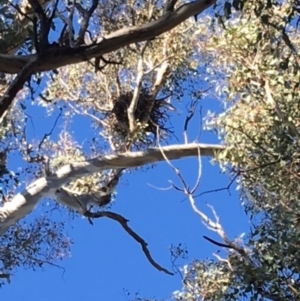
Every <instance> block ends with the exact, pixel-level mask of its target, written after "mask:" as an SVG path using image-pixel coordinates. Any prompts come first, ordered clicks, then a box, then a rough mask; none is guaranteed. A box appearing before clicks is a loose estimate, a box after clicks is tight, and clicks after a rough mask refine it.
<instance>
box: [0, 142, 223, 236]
mask: <svg viewBox="0 0 300 301" xmlns="http://www.w3.org/2000/svg"><path fill="white" fill-rule="evenodd" d="M224 149H225V148H224V146H222V145H217V144H215V145H214V144H196V143H190V144H178V145H171V146H165V147H162V148H149V149H148V150H146V151H139V152H128V153H123V154H120V155H107V156H103V157H97V158H94V159H91V160H88V161H84V162H78V163H73V164H70V165H66V166H64V167H62V168H60V169H59V170H58V171H57V172H56V173H55V174H53V175H51V176H49V177H43V178H39V179H37V180H36V181H34V182H33V183H32V184H30V185H29V186H28V187H26V189H25V190H24V191H23V192H21V193H19V194H17V195H16V196H15V197H14V198H13V199H12V200H11V201H10V202H6V203H4V205H3V206H2V207H0V235H2V234H3V233H4V232H5V231H6V230H7V229H8V228H9V227H10V226H11V225H13V224H15V223H16V222H17V221H18V220H20V219H21V218H23V217H25V216H26V215H27V214H29V213H30V212H31V211H32V210H33V209H34V207H35V206H36V205H37V203H38V202H39V201H40V200H41V199H43V198H45V197H50V198H55V197H56V195H55V192H56V190H57V189H58V188H60V187H61V186H63V185H64V184H66V183H67V182H70V181H73V180H76V179H78V178H80V177H83V176H87V175H90V174H91V173H95V172H100V171H101V170H108V169H116V168H133V167H139V166H143V165H146V164H150V163H155V162H160V161H164V160H165V159H164V156H163V154H162V152H163V153H164V155H165V156H166V157H167V158H168V159H169V160H176V159H181V158H186V157H196V156H199V154H200V156H208V157H212V156H214V154H215V152H219V151H222V150H224ZM58 201H59V199H58ZM64 204H65V205H67V206H69V207H73V206H72V204H66V203H64ZM74 205H75V204H74Z"/></svg>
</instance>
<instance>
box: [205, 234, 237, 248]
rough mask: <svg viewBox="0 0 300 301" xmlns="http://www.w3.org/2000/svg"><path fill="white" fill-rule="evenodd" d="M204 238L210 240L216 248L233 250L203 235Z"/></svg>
mask: <svg viewBox="0 0 300 301" xmlns="http://www.w3.org/2000/svg"><path fill="white" fill-rule="evenodd" d="M203 238H205V239H206V240H208V241H209V242H211V243H213V244H214V245H216V246H219V247H223V248H227V249H233V248H232V247H231V246H228V245H226V244H223V243H221V242H217V241H215V240H213V239H211V238H209V237H207V236H205V235H203Z"/></svg>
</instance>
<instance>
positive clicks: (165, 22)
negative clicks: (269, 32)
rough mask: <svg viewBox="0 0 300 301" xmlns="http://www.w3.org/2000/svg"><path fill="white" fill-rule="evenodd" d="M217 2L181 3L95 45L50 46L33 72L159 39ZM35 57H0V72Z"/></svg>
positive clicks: (14, 69) (18, 67) (13, 69)
mask: <svg viewBox="0 0 300 301" xmlns="http://www.w3.org/2000/svg"><path fill="white" fill-rule="evenodd" d="M215 3H216V0H196V1H194V2H191V3H187V4H183V5H182V6H180V7H179V8H178V9H176V10H175V11H173V12H167V13H166V14H164V15H163V16H162V17H160V18H159V19H158V20H155V21H152V22H149V23H146V24H144V25H138V26H131V27H126V28H122V29H120V30H117V31H116V32H114V33H111V34H110V35H108V36H106V37H105V38H104V39H102V40H101V41H99V42H98V43H96V44H94V45H90V46H81V47H78V48H70V47H58V48H56V47H53V48H49V49H48V50H47V51H46V52H45V54H44V60H42V61H41V63H40V64H39V65H38V66H36V68H35V70H34V72H41V71H48V70H53V69H57V68H60V67H63V66H66V65H70V64H76V63H80V62H83V61H86V60H90V59H92V58H95V57H99V56H101V55H104V54H106V53H109V52H112V51H115V50H117V49H120V48H121V47H124V46H126V45H129V44H132V43H137V42H142V41H146V40H149V39H152V38H154V37H156V36H159V35H161V34H163V33H165V32H167V31H169V30H171V29H172V28H174V27H176V26H177V25H179V24H180V23H182V22H184V21H185V20H186V19H188V18H189V17H191V16H194V15H195V14H197V15H198V14H200V13H202V12H203V11H204V10H205V9H207V8H209V7H211V6H212V5H213V4H215ZM35 56H36V54H32V55H26V56H12V55H5V54H0V72H4V73H10V74H15V73H18V72H20V71H21V70H22V68H23V67H24V66H25V65H26V64H27V63H28V61H29V60H30V59H31V58H32V57H35Z"/></svg>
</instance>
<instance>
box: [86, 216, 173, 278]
mask: <svg viewBox="0 0 300 301" xmlns="http://www.w3.org/2000/svg"><path fill="white" fill-rule="evenodd" d="M84 216H86V217H88V218H101V217H107V218H110V219H113V220H115V221H117V222H118V223H119V224H120V225H121V226H122V227H123V229H124V230H125V231H126V232H127V233H128V234H129V235H130V236H131V237H132V238H133V239H134V240H136V241H137V242H138V243H139V244H140V245H141V247H142V250H143V252H144V254H145V255H146V257H147V259H148V261H149V262H150V263H151V264H152V265H153V266H154V267H155V268H156V269H157V270H159V271H161V272H164V273H166V274H168V275H174V274H173V273H172V272H170V271H168V270H167V269H165V268H163V267H162V266H160V265H159V264H158V263H157V262H155V260H154V259H153V258H152V256H151V254H150V251H149V249H148V247H147V245H148V244H147V243H146V241H145V240H144V239H143V238H142V237H140V236H139V235H138V234H137V233H136V232H134V231H133V230H132V229H131V228H130V227H129V226H128V220H127V219H126V218H124V217H123V216H122V215H120V214H117V213H114V212H110V211H100V212H90V211H87V212H85V213H84Z"/></svg>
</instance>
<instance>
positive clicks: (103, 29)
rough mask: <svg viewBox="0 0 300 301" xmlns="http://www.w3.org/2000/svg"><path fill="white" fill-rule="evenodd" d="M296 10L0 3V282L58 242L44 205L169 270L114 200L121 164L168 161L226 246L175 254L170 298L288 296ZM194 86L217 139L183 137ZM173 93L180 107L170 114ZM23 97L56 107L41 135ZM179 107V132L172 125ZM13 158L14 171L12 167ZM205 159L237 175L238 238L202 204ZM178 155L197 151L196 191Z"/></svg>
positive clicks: (293, 292) (296, 288) (297, 125)
mask: <svg viewBox="0 0 300 301" xmlns="http://www.w3.org/2000/svg"><path fill="white" fill-rule="evenodd" d="M299 13H300V3H299V1H297V0H281V1H279V0H278V1H275V0H233V1H229V0H224V1H213V0H195V1H190V2H188V1H180V0H178V1H176V0H169V1H157V0H152V1H136V0H133V1H131V0H130V1H124V0H118V1H106V0H99V1H97V0H93V1H76V0H74V1H61V0H56V1H37V0H28V1H25V0H24V1H16V2H11V1H7V0H2V1H1V2H0V37H1V39H0V72H1V76H0V97H1V100H0V122H1V130H0V136H1V144H0V150H1V153H0V155H1V156H0V161H1V162H0V163H1V169H0V171H1V177H0V181H1V184H2V190H1V191H0V192H1V207H0V234H1V238H0V241H1V243H0V248H1V252H0V272H1V273H0V277H1V278H0V279H1V280H3V281H2V284H4V283H6V282H7V281H9V280H10V275H11V273H12V272H13V271H15V269H17V267H19V266H24V267H30V268H36V267H38V266H43V265H44V264H46V263H54V262H56V260H58V259H61V258H63V257H65V256H67V254H68V253H69V250H70V247H71V242H70V239H69V238H68V237H67V236H66V234H65V232H64V227H65V222H61V221H55V220H53V219H51V218H50V217H49V216H48V215H47V213H46V212H47V208H49V206H50V208H58V209H59V210H62V211H64V212H65V214H67V215H71V216H73V217H74V218H78V217H80V216H83V217H85V218H86V219H87V221H89V222H90V223H93V222H94V221H95V219H97V218H101V217H107V218H110V219H112V220H114V221H116V222H117V223H119V224H120V225H121V226H122V227H123V229H124V230H125V231H126V232H127V233H128V234H129V235H130V236H131V237H132V238H133V239H134V240H135V241H137V242H138V243H139V244H140V245H141V246H142V250H143V252H144V254H145V255H146V258H147V259H148V261H149V263H150V264H152V265H153V266H154V268H156V269H158V270H159V271H162V272H165V273H167V274H172V273H171V272H170V271H169V269H167V268H166V267H163V266H161V265H160V264H159V263H158V262H157V261H156V260H155V259H154V258H153V257H152V255H151V250H150V249H149V248H148V246H147V243H146V241H145V240H144V239H146V238H142V237H141V236H140V235H139V234H137V233H136V232H135V230H134V229H133V228H131V226H130V224H129V223H128V221H127V220H126V218H125V217H123V216H122V215H121V214H119V213H115V212H114V211H113V204H114V201H115V202H117V201H118V197H117V195H116V191H117V187H118V184H119V183H120V181H121V179H122V176H123V175H124V174H126V173H138V172H147V169H146V168H145V167H146V166H149V164H155V163H157V162H161V161H165V163H166V164H168V165H169V166H170V167H171V169H172V170H173V171H174V173H175V175H176V176H178V179H179V182H180V183H181V186H180V187H178V186H177V185H175V184H172V186H173V188H174V189H177V190H179V191H180V192H181V193H182V194H184V195H185V197H186V198H187V199H188V200H189V202H190V205H191V207H192V209H193V211H194V213H195V214H196V215H198V216H199V217H200V218H201V220H202V222H203V223H204V225H205V226H206V227H207V228H208V229H210V230H211V231H213V232H215V233H216V234H217V235H218V236H219V238H220V241H215V240H213V239H211V238H210V237H207V236H205V239H206V240H207V241H209V243H212V244H213V245H216V246H218V247H219V248H221V249H222V250H223V252H222V253H221V254H219V255H218V254H214V255H215V258H211V259H208V260H203V259H201V258H199V259H197V260H194V261H193V262H190V264H189V265H188V266H186V267H184V268H183V269H182V271H180V273H181V275H182V278H183V282H182V288H180V289H179V290H178V291H177V292H176V293H174V295H173V298H174V299H175V300H178V301H179V300H182V301H183V300H212V301H213V300H214V301H215V300H242V299H243V298H248V299H249V300H299V298H300V278H299V271H300V262H299V260H300V259H299V258H300V253H299V247H300V232H299V229H300V227H299V220H300V215H299V212H300V210H299V209H300V205H299V200H298V199H299V191H300V190H299V188H298V186H299V185H298V177H299V176H300V174H299V169H298V163H299V160H300V157H299V154H298V153H299V143H300V142H299V135H300V132H299V130H300V121H299V120H300V113H299V112H300V111H299V109H300V108H299V103H300V102H299V95H300V94H299V92H300V90H299V85H300V78H299V76H300V69H299V54H298V52H299V45H300V38H299V33H298V24H299V20H300V19H299ZM203 99H217V100H218V101H220V103H221V104H222V112H221V113H220V112H208V113H207V115H206V116H204V117H203V126H202V125H201V126H199V135H200V133H201V130H206V131H211V132H212V133H214V134H215V136H216V137H217V138H218V139H219V141H220V143H219V144H205V143H201V141H199V139H198V138H197V139H196V140H194V141H193V142H192V143H190V142H189V141H190V138H189V135H188V134H189V126H190V121H191V119H193V118H194V117H195V115H196V114H197V112H198V111H197V106H198V105H199V102H200V101H201V100H203ZM186 100H188V102H187V106H188V111H187V112H184V113H183V112H179V110H178V104H180V103H181V102H183V101H185V102H186ZM33 106H36V107H39V108H43V114H47V115H48V116H51V115H52V116H54V115H55V116H57V118H56V119H55V121H54V123H53V127H52V130H51V131H50V132H48V133H45V134H44V136H43V137H42V139H39V140H36V139H31V138H30V137H28V131H27V128H28V125H29V123H30V110H31V109H32V107H33ZM180 114H185V118H186V119H185V123H184V127H183V133H179V132H176V131H174V130H173V129H172V126H171V121H173V120H176V115H180ZM78 117H85V118H87V119H88V120H89V122H90V132H89V133H88V137H87V142H86V144H85V145H84V146H82V145H80V143H79V142H78V141H76V139H75V138H74V136H73V135H72V133H71V130H70V123H71V122H72V121H74V120H75V119H76V118H78ZM58 122H60V123H61V124H63V130H62V131H61V132H60V133H59V135H58V137H55V135H54V134H53V132H54V130H55V129H56V127H57V123H58ZM76 122H77V121H76ZM78 122H80V121H78ZM201 127H202V128H201ZM182 134H183V137H184V140H183V142H182V143H178V142H177V143H176V144H174V143H173V141H174V139H175V138H176V137H178V136H179V135H182ZM174 137H175V138H174ZM200 138H201V135H200ZM16 155H17V156H18V157H19V158H20V159H21V160H22V164H23V166H24V168H20V169H18V170H12V169H11V168H10V167H9V166H10V162H11V160H13V159H12V156H16ZM203 156H207V157H210V158H211V159H212V163H216V164H218V166H219V167H220V169H221V171H222V172H223V173H225V174H227V175H228V178H229V185H228V187H227V188H229V187H230V186H232V185H235V184H236V185H237V188H238V189H239V195H240V201H241V206H243V208H244V210H245V212H246V213H247V216H248V218H249V221H250V227H249V232H248V234H247V235H246V236H244V237H242V236H241V237H238V238H236V239H235V240H231V239H229V237H228V235H227V233H226V232H225V230H224V229H223V227H222V224H221V223H220V220H219V218H218V213H217V212H215V210H214V208H212V207H211V212H212V216H213V217H212V218H211V217H209V216H208V215H206V214H205V213H204V212H202V211H200V210H199V208H198V206H197V203H196V200H195V196H196V195H197V191H198V188H199V186H200V185H201V184H200V179H201V158H202V157H203ZM186 157H195V160H198V162H199V174H198V180H197V183H196V185H195V186H194V188H190V184H189V183H186V181H185V179H184V177H183V176H182V174H181V173H180V170H178V169H177V168H176V167H174V165H173V162H172V160H176V159H181V158H186ZM298 157H299V158H298ZM45 199H50V200H51V202H50V203H47V205H46V204H45V203H44V206H45V214H44V215H42V216H41V217H40V218H37V219H35V220H34V221H32V222H31V224H30V225H28V223H26V219H27V218H26V216H27V215H28V214H29V213H30V212H31V211H33V210H34V208H35V206H36V205H37V204H38V203H43V200H45ZM298 211H299V212H298ZM199 231H201V230H199ZM175 253H176V252H175ZM175 253H172V254H171V255H172V256H173V257H178V256H181V255H182V254H184V251H183V250H181V249H180V248H179V249H177V253H176V254H175ZM178 272H179V270H178ZM12 280H13V279H12Z"/></svg>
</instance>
